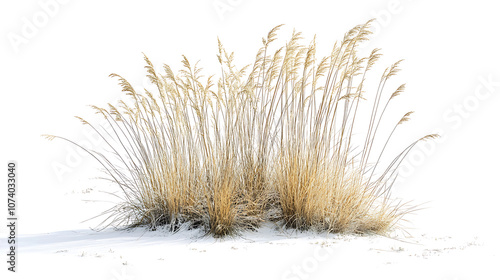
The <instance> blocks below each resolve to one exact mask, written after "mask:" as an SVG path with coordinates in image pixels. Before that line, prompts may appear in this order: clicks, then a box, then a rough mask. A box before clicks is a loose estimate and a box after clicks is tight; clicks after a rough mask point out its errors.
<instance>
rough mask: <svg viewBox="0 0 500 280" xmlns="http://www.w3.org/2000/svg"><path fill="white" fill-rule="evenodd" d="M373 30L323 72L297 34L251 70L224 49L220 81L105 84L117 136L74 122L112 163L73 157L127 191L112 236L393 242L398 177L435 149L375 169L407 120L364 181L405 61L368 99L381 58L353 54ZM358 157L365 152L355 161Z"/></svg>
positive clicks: (337, 50)
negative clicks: (159, 230)
mask: <svg viewBox="0 0 500 280" xmlns="http://www.w3.org/2000/svg"><path fill="white" fill-rule="evenodd" d="M369 25H370V22H367V23H366V24H363V25H359V26H356V27H354V28H353V29H351V30H350V31H349V32H347V33H346V34H345V36H344V38H343V40H342V41H340V42H339V43H338V44H336V45H335V46H334V48H333V50H332V52H331V54H330V55H328V56H326V57H324V58H321V59H317V58H316V55H315V53H316V44H315V41H314V40H313V41H312V42H311V43H310V44H309V45H308V46H303V45H302V44H301V40H302V38H301V34H300V33H296V32H294V33H293V35H292V37H291V39H290V40H289V41H288V43H287V44H286V45H285V46H283V47H281V48H278V49H276V50H274V51H271V47H270V45H271V43H272V42H273V41H275V39H276V36H277V31H278V30H279V28H280V26H277V27H275V28H273V29H272V30H271V31H270V32H269V34H268V36H267V38H264V39H263V46H262V47H261V48H260V49H259V51H258V52H257V55H256V58H255V61H254V63H253V64H251V65H248V66H246V67H243V68H241V69H240V68H237V67H236V66H235V65H234V62H233V59H234V56H233V54H232V53H228V52H226V50H225V49H224V48H223V46H222V44H221V43H220V42H219V53H218V59H219V62H220V64H221V69H222V71H221V74H220V77H219V79H218V80H215V79H214V76H209V77H204V76H202V70H201V68H199V67H198V66H197V65H192V64H191V63H190V62H189V61H188V59H187V58H185V57H184V58H183V60H182V63H183V68H182V69H181V70H180V71H179V72H178V74H177V75H176V74H174V72H173V71H172V70H171V68H170V67H169V66H168V65H164V67H163V70H164V72H163V73H162V74H159V73H157V72H156V71H155V68H154V67H153V64H152V63H151V62H150V60H149V59H148V58H147V57H146V56H144V58H145V61H146V70H147V75H148V77H149V79H150V81H151V82H152V83H153V84H154V85H155V86H156V92H154V93H152V92H149V91H147V90H146V91H145V93H144V94H140V93H138V92H136V91H135V90H134V88H133V87H132V85H130V84H129V83H128V82H127V80H125V79H124V78H122V77H121V76H119V75H116V74H112V75H111V76H112V77H116V78H117V79H118V81H119V83H120V85H121V87H122V89H123V91H124V92H125V93H126V95H128V98H127V99H124V100H121V101H119V102H118V104H115V105H112V104H109V105H108V107H107V108H99V107H94V109H95V111H96V112H97V113H99V114H101V115H102V117H103V118H104V119H105V120H106V121H107V122H108V124H109V127H110V128H111V129H108V130H102V129H100V128H99V127H94V126H93V125H92V124H90V123H88V122H87V121H85V120H83V119H81V121H82V122H83V123H84V124H85V125H89V126H91V127H92V128H93V129H95V131H96V132H97V133H99V135H100V136H101V137H102V138H103V139H104V142H105V143H106V146H107V147H106V149H107V151H106V152H101V151H97V150H89V149H85V148H84V147H81V148H82V149H84V150H86V151H87V152H89V153H90V154H91V155H92V156H93V157H94V158H95V159H96V160H98V161H99V162H100V163H101V165H102V166H103V167H104V170H105V172H106V173H107V175H108V178H109V179H111V181H113V182H114V183H116V185H117V186H119V187H120V189H121V198H122V199H123V203H121V204H119V205H116V206H115V207H113V208H112V209H110V210H109V211H108V212H107V214H110V219H111V220H108V222H109V224H111V225H116V226H120V225H127V226H135V225H148V226H150V227H151V228H153V229H154V228H156V227H158V226H163V225H167V226H169V227H170V228H171V229H172V230H176V229H177V228H178V227H179V226H180V225H181V224H183V223H187V224H189V225H190V226H191V227H202V228H203V229H205V231H206V232H207V233H210V234H211V235H213V236H217V237H220V236H226V235H231V234H234V233H237V232H238V231H241V230H245V229H255V228H257V227H259V225H260V224H261V223H262V222H264V221H267V220H272V221H278V222H279V223H280V224H281V225H282V226H284V227H287V228H295V229H299V230H308V229H315V230H326V231H329V232H360V233H364V232H376V233H381V234H383V233H386V232H387V231H389V230H391V229H392V228H393V227H394V226H396V225H397V223H398V221H400V220H401V218H402V217H403V216H404V215H405V214H407V213H408V212H409V211H411V208H406V207H403V206H404V204H400V203H395V202H394V201H393V200H392V199H391V198H390V189H391V187H392V183H393V182H394V178H395V176H396V175H397V168H398V166H399V164H400V163H401V161H402V159H403V158H404V157H405V156H406V154H407V153H408V152H409V151H410V150H411V148H413V146H415V145H416V144H417V143H418V142H419V141H421V140H425V139H428V138H433V137H435V135H428V136H426V137H423V138H421V139H418V140H417V141H415V142H414V143H412V144H411V145H409V146H408V147H407V148H406V149H405V150H404V151H403V152H402V153H401V154H400V155H398V156H397V157H396V158H395V159H394V161H393V162H392V163H391V164H390V165H389V166H387V167H384V168H382V169H380V167H379V166H378V165H379V162H380V159H381V156H382V154H383V152H384V150H385V148H386V146H387V144H388V143H389V139H390V138H391V137H392V135H393V133H394V131H395V129H396V127H398V126H399V125H400V124H401V123H403V122H405V121H407V120H408V118H409V115H410V114H411V113H408V114H406V115H404V116H403V118H402V119H401V120H400V121H399V122H398V123H397V124H396V126H395V127H394V130H393V131H392V133H391V134H390V135H389V136H388V137H387V136H382V137H385V139H384V140H383V141H385V145H384V147H383V149H382V151H380V152H379V154H377V155H376V156H377V160H376V161H375V162H374V163H373V164H372V165H370V166H371V167H369V162H370V160H371V159H372V157H371V153H372V147H373V143H374V141H375V139H377V140H379V139H380V137H381V136H379V135H378V128H379V125H380V124H381V119H382V116H383V114H384V112H385V111H386V108H387V107H388V106H387V105H388V104H389V103H390V101H391V100H392V99H393V98H395V97H396V96H398V95H399V94H401V93H402V92H403V90H404V85H402V86H400V87H399V88H398V89H397V90H396V91H395V92H394V93H392V95H388V96H387V97H386V96H385V94H384V87H385V84H386V82H387V81H388V80H389V79H390V78H391V77H392V76H394V75H395V74H396V73H397V72H398V71H399V64H400V61H398V62H396V63H394V64H393V65H392V66H390V67H388V68H387V69H386V71H385V72H384V73H383V74H382V76H381V79H380V82H379V84H378V85H377V87H374V88H372V89H370V90H365V89H364V86H365V84H364V83H365V76H366V75H367V74H368V73H369V72H370V70H371V68H372V66H373V65H374V64H375V63H376V62H377V60H378V59H379V57H380V53H379V50H378V49H375V50H373V51H372V52H371V54H370V55H369V56H368V57H359V56H358V54H357V49H358V46H359V44H360V43H362V42H363V41H365V40H367V37H368V36H369V35H370V31H369ZM365 91H367V93H366V94H365ZM365 98H366V99H369V100H372V101H371V102H373V106H372V109H371V116H370V118H369V119H366V120H363V119H361V118H360V117H358V118H357V114H358V108H359V104H360V103H361V102H365V101H364V100H363V99H365ZM366 102H369V101H366ZM360 122H367V126H366V127H367V129H366V131H363V133H364V136H363V137H353V134H354V133H353V132H354V131H355V130H356V128H357V127H358V123H360ZM357 134H360V133H359V131H358V132H357ZM54 137H55V136H48V138H50V139H52V138H54ZM58 138H61V139H64V140H67V141H70V142H72V141H71V140H68V139H66V138H62V137H58ZM379 141H380V140H379ZM72 143H74V144H75V145H77V144H76V143H75V142H72ZM361 145H362V146H361ZM356 146H358V147H361V148H362V149H361V152H360V153H358V154H353V152H352V150H353V147H356Z"/></svg>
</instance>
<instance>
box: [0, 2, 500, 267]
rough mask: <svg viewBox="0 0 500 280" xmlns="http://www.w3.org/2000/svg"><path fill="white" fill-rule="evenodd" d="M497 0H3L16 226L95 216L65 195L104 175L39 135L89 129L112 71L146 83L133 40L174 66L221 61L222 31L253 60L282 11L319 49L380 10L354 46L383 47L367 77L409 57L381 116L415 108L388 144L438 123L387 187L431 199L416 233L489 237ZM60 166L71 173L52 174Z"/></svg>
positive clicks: (6, 137) (27, 228) (5, 113)
mask: <svg viewBox="0 0 500 280" xmlns="http://www.w3.org/2000/svg"><path fill="white" fill-rule="evenodd" d="M44 3H52V4H44ZM54 3H55V4H54ZM499 8H500V7H499V5H497V4H496V2H495V1H468V2H466V1H423V0H422V1H416V0H415V1H410V0H400V1H397V0H396V1H390V0H382V1H380V0H377V1H342V2H340V1H290V0H288V1H284V0H283V1H263V0H257V1H250V0H239V1H235V0H233V1H229V0H216V1H213V0H206V1H201V0H200V1H77V0H73V1H72V0H69V1H64V2H63V1H59V2H57V1H48V0H40V1H2V2H1V4H0V22H1V25H0V28H1V30H0V34H1V37H0V50H1V51H0V86H1V101H0V103H1V105H2V107H1V110H0V114H1V116H0V124H1V125H0V135H1V137H0V151H1V160H0V163H1V164H2V166H4V168H5V170H4V172H3V174H5V173H6V165H7V160H16V161H17V163H18V166H19V169H18V170H19V173H18V176H19V182H20V183H19V200H20V202H19V211H18V212H19V216H20V218H21V225H22V226H21V228H20V229H19V230H20V233H43V232H50V231H56V230H62V229H71V228H74V227H75V225H77V224H78V222H80V221H81V219H82V218H88V217H90V216H91V215H93V214H95V213H94V212H95V210H92V209H85V208H81V207H74V204H73V202H67V201H65V195H66V194H68V193H71V192H74V191H75V190H77V191H79V190H81V189H85V188H91V187H93V186H94V184H98V183H96V182H95V180H90V179H89V178H91V177H94V176H96V174H95V172H94V169H93V168H94V164H93V162H92V161H91V159H90V158H88V157H82V156H77V158H76V159H75V158H72V156H74V150H73V149H72V148H71V147H70V146H68V145H66V144H64V143H62V142H61V141H53V142H49V141H47V140H45V139H43V138H42V137H41V136H40V135H41V134H45V133H48V134H56V135H60V136H66V137H68V138H70V139H73V140H75V141H77V142H78V141H89V140H92V139H91V138H90V139H89V138H88V136H86V134H85V132H84V130H82V126H81V125H80V123H79V122H78V121H77V120H76V119H74V118H73V116H75V115H78V116H82V117H84V118H86V119H89V120H98V119H96V118H95V116H94V115H93V113H92V111H91V110H89V108H88V106H87V105H90V104H95V105H99V106H104V105H105V104H106V103H108V102H111V103H114V102H116V100H118V99H119V98H122V97H123V96H122V95H121V92H120V88H119V87H118V85H117V83H116V80H114V79H111V78H109V77H108V75H109V74H110V73H118V74H120V75H122V76H124V77H125V78H127V79H128V80H129V81H130V82H131V83H132V85H134V86H137V87H144V86H147V83H146V82H145V79H144V76H145V71H144V68H143V66H144V62H143V58H142V53H141V52H144V53H145V54H146V55H147V56H148V57H149V58H150V60H151V61H152V62H153V63H154V64H155V65H156V66H158V68H160V67H161V65H162V64H163V63H167V64H169V65H171V66H172V67H173V68H174V70H175V69H179V67H180V60H181V56H182V55H186V56H187V57H188V58H189V59H190V60H191V61H192V62H194V61H197V60H201V62H200V65H201V66H202V67H204V69H205V70H206V73H210V74H211V73H218V71H219V68H218V66H217V60H216V52H217V37H219V38H220V39H221V40H222V42H223V43H224V44H225V47H226V48H227V49H228V50H232V51H235V54H236V62H237V63H239V65H240V66H243V65H244V64H247V63H252V62H253V59H254V57H255V54H256V52H257V49H258V48H259V47H260V45H261V37H264V36H266V35H267V32H268V31H269V30H270V29H271V28H272V27H274V26H276V25H278V24H281V23H284V24H285V26H284V27H283V28H282V30H281V31H280V33H279V35H280V38H281V39H283V40H286V39H287V38H288V37H289V36H290V35H291V32H292V30H293V29H294V28H295V29H297V30H298V31H301V32H303V34H304V37H305V38H306V40H305V41H304V43H305V44H308V42H309V40H311V39H312V37H313V35H314V34H316V35H317V44H318V56H320V57H321V56H323V55H327V54H328V53H329V51H330V49H331V47H332V46H333V43H334V42H335V41H336V40H340V39H341V38H342V36H343V34H344V32H346V31H347V30H348V29H350V28H351V27H353V26H355V25H357V24H360V23H364V22H365V21H367V20H368V19H370V18H377V21H375V22H374V31H375V34H373V36H372V40H371V41H370V42H368V43H366V44H364V45H362V48H363V49H362V51H364V52H365V53H366V52H368V51H370V50H371V49H372V48H375V47H379V48H382V52H383V53H384V56H383V59H381V61H380V63H379V64H380V67H381V68H377V71H378V73H377V72H376V71H375V72H374V73H372V75H374V76H378V75H379V74H381V71H382V70H383V67H385V66H388V65H390V64H391V63H392V62H394V61H396V60H398V59H401V58H404V59H405V61H404V63H403V64H402V69H403V71H402V72H401V74H400V75H399V76H398V77H397V78H396V79H394V81H393V83H394V84H393V86H397V85H399V83H402V82H406V83H407V91H406V92H405V93H404V94H403V95H402V96H400V97H398V100H397V104H396V103H395V104H394V107H392V108H391V110H393V111H392V113H390V114H389V117H388V118H389V119H392V120H395V121H397V119H399V117H400V116H401V114H402V113H404V112H406V111H409V110H414V111H416V113H415V115H414V117H413V119H412V122H411V123H409V124H406V127H405V128H404V130H403V129H402V130H401V131H400V134H398V136H397V141H396V143H401V146H397V144H396V146H397V147H396V148H397V149H399V148H401V147H404V144H406V143H409V142H410V141H412V140H413V139H415V138H418V137H419V136H422V135H424V134H427V133H432V132H439V133H440V134H442V137H441V139H440V140H439V141H437V142H434V144H432V145H427V146H419V148H417V149H416V151H415V152H414V153H412V154H411V155H410V158H409V161H408V162H407V169H405V170H406V171H407V172H405V174H404V176H403V178H402V180H401V181H400V182H399V183H398V185H397V186H396V189H395V194H396V195H397V196H398V197H401V198H403V199H405V200H415V201H416V202H417V203H424V202H428V204H426V209H424V210H422V211H420V212H418V213H417V214H416V215H414V216H412V217H411V219H412V221H413V225H412V226H413V227H414V228H416V229H417V230H419V231H423V232H447V233H446V234H449V235H452V236H455V235H460V234H463V233H467V234H472V235H477V236H481V237H484V238H490V237H493V236H494V235H495V234H496V230H497V229H498V226H497V223H498V218H497V217H498V213H499V208H500V207H499V206H498V197H499V194H500V191H499V188H500V183H499V180H498V178H499V177H498V174H499V172H500V163H499V159H500V146H499V143H500V130H499V122H500V113H499V111H498V110H499V108H500V96H499V95H500V69H499V65H500V51H499V50H500V40H499V37H498V30H499V27H500V22H499V20H498V11H499V10H500V9H499ZM282 42H284V41H282ZM488 81H489V82H488ZM369 93H370V92H369V89H367V95H368V98H369ZM388 123H391V122H390V121H389V122H388ZM72 160H74V161H72ZM57 164H63V165H65V166H67V167H69V171H67V172H65V173H64V174H63V175H61V174H59V175H57V173H56V172H55V171H54V166H55V165H57ZM408 170H409V171H408ZM0 173H1V172H0ZM2 189H3V188H2ZM2 192H3V193H2V194H1V196H0V197H2V200H1V203H0V205H1V209H6V205H5V199H3V197H5V193H6V191H2ZM0 211H1V213H4V210H0ZM3 215H4V214H1V215H0V216H3ZM76 217H78V218H76ZM0 233H1V234H2V237H4V236H5V235H6V234H7V233H6V229H5V228H4V227H1V229H0ZM4 245H5V244H2V245H1V246H2V247H0V248H2V254H3V248H4ZM0 259H1V258H0ZM1 269H2V270H4V268H3V266H2V267H1Z"/></svg>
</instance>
